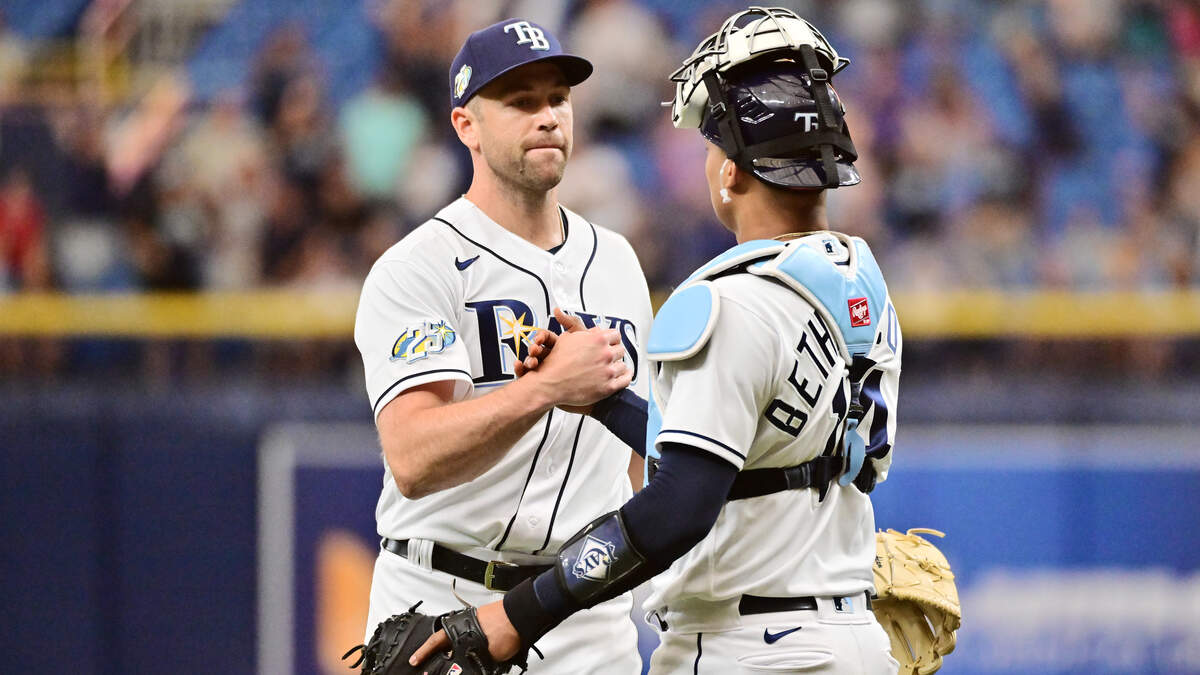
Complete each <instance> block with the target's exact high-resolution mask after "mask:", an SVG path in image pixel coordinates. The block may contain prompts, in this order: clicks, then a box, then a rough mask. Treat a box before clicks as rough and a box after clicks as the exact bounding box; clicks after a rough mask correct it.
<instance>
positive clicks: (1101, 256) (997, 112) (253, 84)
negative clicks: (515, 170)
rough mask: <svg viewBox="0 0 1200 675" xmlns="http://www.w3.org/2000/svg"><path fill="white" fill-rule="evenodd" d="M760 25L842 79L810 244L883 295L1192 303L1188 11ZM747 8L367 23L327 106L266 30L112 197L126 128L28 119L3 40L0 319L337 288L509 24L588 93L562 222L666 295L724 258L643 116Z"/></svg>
mask: <svg viewBox="0 0 1200 675" xmlns="http://www.w3.org/2000/svg"><path fill="white" fill-rule="evenodd" d="M262 1H266V0H262ZM780 4H784V5H787V6H789V7H791V8H793V9H795V10H797V11H798V12H800V13H801V14H802V15H803V16H805V17H806V18H809V19H810V20H811V21H812V22H813V23H814V24H816V25H817V26H819V27H821V28H822V29H823V30H824V32H825V34H826V35H827V36H828V37H829V38H830V40H831V41H832V42H833V44H834V45H835V46H836V47H837V48H838V49H839V51H840V52H841V53H842V54H843V55H845V56H848V57H849V58H850V59H851V65H850V66H849V67H848V68H847V69H846V70H845V71H843V73H842V74H840V75H839V76H838V77H837V78H836V80H835V83H834V84H835V85H836V86H837V88H838V90H839V93H840V94H841V97H842V98H843V100H844V101H845V102H846V105H847V108H848V121H849V125H850V128H851V132H852V134H853V136H854V139H855V143H856V145H857V146H858V148H859V151H860V155H861V159H860V160H859V163H858V166H859V170H860V171H861V173H862V175H863V182H862V184H861V185H859V186H857V187H854V188H850V189H845V190H838V191H835V192H834V193H833V194H831V196H830V216H831V223H832V226H833V227H834V229H838V230H842V231H845V232H848V233H851V234H859V235H862V236H864V237H866V238H867V239H868V240H869V241H870V242H871V244H872V247H873V248H874V250H875V251H876V252H877V255H878V256H879V257H880V259H881V263H882V264H883V265H884V269H885V270H886V271H887V273H888V276H889V279H890V280H891V284H892V286H893V287H896V288H904V289H938V288H971V287H988V288H991V287H998V288H1028V287H1055V288H1069V289H1076V290H1091V289H1147V288H1155V289H1157V288H1171V287H1186V286H1195V285H1197V284H1198V283H1200V280H1198V274H1200V243H1198V240H1200V7H1198V6H1197V4H1196V3H1194V2H1187V1H1184V0H1009V1H1005V2H996V1H992V0H836V1H833V0H824V1H819V0H809V1H797V2H781V3H780ZM297 7H301V5H300V4H297ZM743 7H744V6H743V5H740V4H733V3H729V2H706V3H700V2H696V3H681V2H669V1H667V0H540V1H537V0H534V1H526V2H497V3H481V2H472V1H470V0H455V1H446V2H435V1H431V0H367V1H366V2H365V4H364V5H363V6H362V8H361V11H362V12H364V13H365V14H366V15H367V16H368V17H369V20H370V21H371V23H372V25H373V26H374V31H375V32H376V38H377V41H376V42H377V45H378V49H379V50H380V52H381V53H380V58H379V59H378V60H377V61H376V62H375V64H374V65H372V67H373V68H374V69H375V72H374V74H373V77H372V80H371V84H370V85H369V86H368V87H366V88H365V89H362V90H361V91H358V92H357V93H353V94H350V95H347V96H344V97H341V98H337V97H334V96H331V95H330V91H331V87H330V81H329V77H330V72H331V69H330V67H329V66H330V64H329V63H327V62H324V61H323V60H322V58H321V55H320V54H319V53H318V52H317V51H316V50H314V49H313V48H312V41H311V35H309V34H308V32H307V31H306V30H305V29H304V28H303V26H302V24H301V23H300V22H292V23H287V22H285V23H283V24H281V25H279V26H277V27H275V29H274V31H273V32H271V33H269V34H266V35H263V36H262V40H261V45H260V46H259V47H258V52H257V56H256V57H255V59H254V61H253V63H252V65H251V66H250V67H249V68H246V72H245V73H244V76H242V77H240V84H239V85H238V86H236V87H231V88H225V89H223V90H222V91H220V92H218V93H216V94H214V95H212V96H209V97H207V98H205V99H195V100H190V101H189V102H188V105H187V106H186V107H185V108H184V109H183V112H182V114H180V115H179V116H177V118H176V119H173V120H172V125H171V128H170V133H169V134H167V136H166V138H165V142H164V143H162V144H161V147H157V148H155V149H154V150H153V152H151V153H150V157H149V159H148V161H147V162H146V165H145V167H144V169H142V170H139V171H137V172H136V173H135V174H134V175H132V176H125V175H122V176H121V177H120V180H116V179H114V175H113V171H112V166H113V156H114V155H115V154H117V153H118V152H119V151H120V148H114V147H113V144H114V143H115V142H116V141H114V139H116V138H120V136H119V135H118V134H115V133H114V130H115V129H117V128H118V127H119V126H120V125H121V124H122V122H124V121H125V120H126V119H127V117H128V114H129V112H130V110H131V109H132V106H133V105H134V104H136V103H137V102H136V101H117V102H107V101H105V102H101V101H99V100H97V98H96V97H92V96H88V95H87V93H86V92H79V93H78V95H76V96H72V97H68V98H66V99H55V100H53V101H46V100H39V99H33V98H31V97H29V96H27V95H25V89H26V88H25V87H24V86H23V85H24V83H25V82H27V81H28V70H29V64H30V63H31V62H32V61H33V60H34V59H35V57H36V53H37V50H38V49H39V45H38V44H37V43H36V42H32V41H29V40H26V39H24V38H23V37H21V36H20V35H18V33H17V32H15V31H14V30H11V29H8V28H5V23H4V21H3V18H0V292H3V291H12V290H27V289H35V290H38V289H42V290H44V289H52V290H62V291H66V292H86V291H107V290H162V289H171V290H185V289H187V290H190V289H243V288H250V287H260V286H298V287H321V288H340V287H345V288H356V287H357V286H358V285H359V284H361V280H362V278H363V277H364V276H365V274H366V271H367V270H368V269H369V267H370V265H371V263H372V262H373V261H374V259H375V258H376V257H377V256H378V255H379V254H380V253H382V252H383V251H384V250H385V249H386V248H387V247H388V246H390V245H391V244H392V243H393V242H395V241H396V240H398V239H399V238H400V237H401V236H403V235H404V233H405V232H407V231H408V230H410V229H411V228H412V227H414V226H416V225H418V224H420V223H421V222H422V221H423V220H424V219H425V218H427V217H428V216H430V215H432V214H433V213H434V212H436V211H437V210H438V209H439V208H440V207H441V206H443V205H444V204H446V203H448V202H449V201H451V200H452V199H454V198H455V197H456V196H457V195H459V194H460V193H461V192H463V191H464V190H465V188H466V186H467V185H468V184H469V181H470V164H469V160H468V158H467V156H466V154H465V151H464V150H463V149H462V148H461V146H460V145H459V144H458V142H457V140H456V139H455V137H454V135H453V133H452V130H451V128H450V125H449V121H448V117H449V75H448V72H447V68H448V64H449V63H450V61H451V59H452V58H453V56H454V53H455V51H456V50H457V48H458V46H459V45H460V44H461V43H462V40H463V38H464V36H465V35H466V33H468V32H470V31H471V30H474V29H477V28H479V27H482V26H484V25H487V24H489V23H491V22H492V21H495V20H499V19H501V18H504V17H505V16H508V15H516V14H519V15H522V16H529V17H531V18H534V19H535V20H538V21H540V22H541V23H543V24H544V25H546V26H548V27H550V28H552V29H554V30H555V31H556V32H557V33H558V34H559V35H560V37H562V39H563V42H564V44H565V45H566V46H567V48H568V49H570V50H572V51H574V52H576V53H579V54H582V55H583V56H585V57H587V58H589V59H590V60H592V62H593V63H594V64H595V66H596V72H595V75H594V76H593V77H592V78H591V79H590V80H589V81H587V82H586V83H584V84H583V85H581V86H580V87H578V88H577V89H576V90H575V92H574V93H573V100H574V106H575V113H576V129H575V135H576V152H575V155H574V156H573V158H572V160H571V162H570V164H569V166H568V170H567V175H566V178H565V180H564V182H563V184H562V186H561V190H560V199H561V201H562V202H563V203H564V204H566V205H568V206H569V207H571V208H573V209H574V210H576V211H578V212H580V213H582V214H584V215H585V216H586V217H588V218H589V219H590V220H592V221H593V222H596V223H598V224H601V225H604V226H606V227H609V228H612V229H615V230H617V231H620V232H622V233H624V234H625V235H626V236H628V237H629V238H630V239H631V240H632V241H633V242H634V243H635V248H636V249H637V251H638V253H639V255H640V256H641V258H642V263H643V266H644V268H645V270H646V274H647V277H648V278H649V280H650V282H651V284H652V285H653V286H656V287H659V288H666V287H669V286H671V285H672V284H675V283H678V281H680V280H681V279H682V278H683V277H684V276H686V274H687V273H688V272H689V271H690V270H691V269H693V268H695V267H696V266H697V265H699V264H700V263H701V262H703V261H704V260H705V259H707V258H708V257H710V256H711V255H713V254H715V253H717V252H719V251H721V250H723V249H724V248H726V247H728V246H729V245H731V243H732V239H731V237H730V235H729V234H728V233H726V232H725V231H724V230H723V229H722V228H721V227H720V226H719V224H718V223H716V222H715V220H714V218H713V216H712V214H711V209H710V206H709V202H708V196H707V192H706V188H705V186H704V183H703V181H702V178H701V166H702V158H703V153H704V147H703V143H702V141H701V138H700V136H699V135H698V134H697V133H695V132H690V133H689V132H681V131H676V130H674V129H673V128H672V127H671V124H670V120H669V114H668V112H667V111H665V110H664V109H663V108H662V107H661V105H660V102H661V101H665V100H668V99H669V98H670V97H671V94H672V88H671V85H670V84H669V83H668V82H667V79H666V76H667V74H668V73H669V72H670V71H671V70H673V69H674V68H675V67H676V66H677V65H678V64H679V62H680V61H681V60H682V58H683V57H684V56H686V55H687V54H688V53H690V51H691V49H692V47H693V46H694V45H695V44H696V42H697V41H699V39H701V38H702V37H704V35H706V34H707V33H709V32H711V31H713V30H714V29H715V28H716V27H717V26H718V25H719V23H720V21H721V19H722V18H723V17H724V16H726V15H728V14H729V13H730V12H732V11H734V10H737V9H739V8H743ZM364 67H366V66H364Z"/></svg>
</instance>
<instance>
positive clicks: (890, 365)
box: [858, 297, 904, 482]
mask: <svg viewBox="0 0 1200 675" xmlns="http://www.w3.org/2000/svg"><path fill="white" fill-rule="evenodd" d="M903 351H904V337H903V336H902V335H901V333H900V322H899V320H898V319H897V317H896V308H895V307H894V306H893V305H892V299H891V297H889V298H888V301H887V305H886V306H885V308H884V312H883V320H882V321H881V322H880V325H879V329H878V330H877V331H876V333H875V344H873V345H872V346H871V351H869V352H868V353H867V359H868V360H869V362H870V363H871V364H872V365H871V366H870V367H869V368H868V369H867V370H866V372H865V374H864V375H863V379H862V389H861V391H860V393H859V396H858V402H859V404H861V405H862V407H863V418H862V421H861V422H859V424H858V433H859V434H860V435H861V436H862V437H863V441H864V443H865V445H866V448H867V458H868V459H869V460H870V461H871V462H872V463H873V465H874V467H875V480H876V482H883V481H884V480H886V479H887V474H888V468H889V467H890V466H891V464H892V446H893V445H895V443H896V402H897V401H898V400H899V397H900V355H901V353H902V352H903Z"/></svg>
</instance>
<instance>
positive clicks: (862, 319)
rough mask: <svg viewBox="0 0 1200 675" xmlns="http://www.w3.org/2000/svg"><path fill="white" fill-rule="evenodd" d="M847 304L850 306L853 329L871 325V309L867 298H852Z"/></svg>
mask: <svg viewBox="0 0 1200 675" xmlns="http://www.w3.org/2000/svg"><path fill="white" fill-rule="evenodd" d="M846 302H847V304H848V305H849V306H850V325H851V326H852V327H855V328H857V327H858V326H870V325H871V308H870V307H868V306H867V299H866V298H850V299H849V300H847V301H846Z"/></svg>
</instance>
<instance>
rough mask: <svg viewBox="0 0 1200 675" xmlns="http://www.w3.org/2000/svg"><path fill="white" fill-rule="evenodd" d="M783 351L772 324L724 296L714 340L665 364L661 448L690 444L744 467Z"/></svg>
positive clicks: (659, 438) (659, 435)
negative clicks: (697, 350) (695, 351)
mask: <svg viewBox="0 0 1200 675" xmlns="http://www.w3.org/2000/svg"><path fill="white" fill-rule="evenodd" d="M779 353H780V348H779V341H778V338H777V337H776V336H775V334H774V332H773V331H772V330H771V329H770V328H769V327H768V326H767V324H766V323H765V322H764V321H762V320H761V319H759V318H758V316H756V315H755V314H753V313H751V312H750V311H749V310H747V309H746V308H744V307H742V306H741V305H739V304H737V302H736V301H734V300H730V299H729V298H727V297H725V296H722V297H721V312H720V314H719V315H718V316H717V323H716V326H715V327H714V328H713V333H712V336H711V337H710V338H709V339H708V344H706V345H705V347H704V348H703V349H702V350H701V351H700V352H699V353H698V354H696V355H695V356H692V357H691V358H689V359H685V360H683V361H666V362H663V364H662V375H661V376H660V380H662V381H663V383H664V384H665V385H666V386H665V391H666V392H667V400H666V401H664V407H663V410H662V430H661V431H659V433H658V436H657V437H656V438H655V441H654V443H655V447H657V448H658V449H659V451H660V452H661V451H662V445H663V444H664V443H682V444H685V445H690V446H693V447H696V448H701V449H703V450H707V451H709V452H711V453H713V454H715V455H717V456H719V457H721V458H722V459H724V460H726V461H728V462H729V463H730V464H732V465H734V466H735V467H736V468H737V469H739V470H741V468H742V465H743V464H745V462H746V453H747V451H748V450H749V449H750V445H751V444H752V443H753V442H754V436H755V433H756V431H757V429H758V421H759V419H760V418H761V417H762V412H763V409H765V408H766V406H767V405H768V404H769V403H770V401H771V396H772V394H771V392H773V391H774V390H775V379H776V375H777V374H776V372H775V370H776V367H777V365H778V363H779V361H780V359H779ZM656 386H657V385H656Z"/></svg>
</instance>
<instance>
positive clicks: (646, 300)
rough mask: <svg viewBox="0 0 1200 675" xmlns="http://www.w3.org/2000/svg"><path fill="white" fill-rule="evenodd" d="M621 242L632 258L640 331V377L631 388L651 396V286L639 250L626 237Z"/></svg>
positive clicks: (638, 353) (630, 277)
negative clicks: (649, 353) (649, 354)
mask: <svg viewBox="0 0 1200 675" xmlns="http://www.w3.org/2000/svg"><path fill="white" fill-rule="evenodd" d="M621 243H622V244H624V245H625V249H626V251H627V255H628V256H629V260H630V262H629V271H628V278H629V279H630V283H631V284H632V288H631V289H630V290H631V292H632V297H633V298H635V300H636V312H635V314H634V316H633V317H632V318H633V320H634V322H635V325H636V326H637V331H638V334H637V339H636V340H635V341H634V342H635V344H636V345H637V362H638V377H637V380H636V381H634V382H633V384H631V385H630V386H629V388H630V389H632V390H633V393H635V394H637V395H638V396H640V397H642V398H649V397H650V379H651V378H652V377H654V365H653V364H652V363H650V361H649V360H648V356H647V354H646V341H647V340H649V339H650V325H651V324H652V323H653V321H654V309H653V307H652V305H651V304H650V287H649V285H647V283H646V275H645V274H643V273H642V266H641V262H640V261H639V260H638V257H637V252H635V251H634V250H633V246H631V245H630V244H629V241H628V240H626V239H625V238H624V237H622V238H621Z"/></svg>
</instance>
